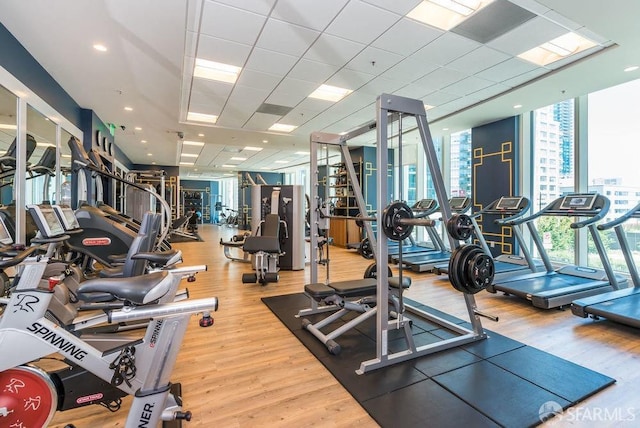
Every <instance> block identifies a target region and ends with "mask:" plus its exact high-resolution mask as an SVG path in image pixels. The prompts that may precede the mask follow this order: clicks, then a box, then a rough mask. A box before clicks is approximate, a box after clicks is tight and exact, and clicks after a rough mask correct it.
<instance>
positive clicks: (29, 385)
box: [0, 367, 58, 427]
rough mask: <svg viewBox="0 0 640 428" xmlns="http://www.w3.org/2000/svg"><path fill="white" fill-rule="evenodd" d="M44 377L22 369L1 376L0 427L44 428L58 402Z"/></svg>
mask: <svg viewBox="0 0 640 428" xmlns="http://www.w3.org/2000/svg"><path fill="white" fill-rule="evenodd" d="M45 376H46V374H44V373H43V374H39V373H38V372H36V371H35V370H33V371H32V370H29V369H28V368H25V367H15V368H12V369H9V370H5V371H3V372H1V373H0V415H1V416H0V418H1V419H2V426H6V427H10V426H24V427H44V426H47V423H48V422H49V420H50V419H51V416H53V411H54V410H55V408H56V406H57V404H58V399H57V396H56V394H55V392H53V391H52V390H51V385H50V383H49V381H48V378H45ZM14 424H15V425H14Z"/></svg>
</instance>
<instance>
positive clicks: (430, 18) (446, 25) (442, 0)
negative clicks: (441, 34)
mask: <svg viewBox="0 0 640 428" xmlns="http://www.w3.org/2000/svg"><path fill="white" fill-rule="evenodd" d="M492 1H493V0H424V1H423V2H422V3H420V4H419V5H418V6H416V7H415V8H414V9H413V10H412V11H411V12H409V13H408V14H407V17H408V18H411V19H415V20H416V21H419V22H422V23H424V24H428V25H431V26H433V27H436V28H440V29H441V30H445V31H447V30H450V29H451V28H453V27H455V26H456V25H458V24H460V23H461V22H462V21H464V20H465V19H467V18H468V17H470V16H471V15H473V14H474V13H476V12H477V11H479V10H480V9H482V8H483V7H485V6H486V5H488V4H489V3H491V2H492Z"/></svg>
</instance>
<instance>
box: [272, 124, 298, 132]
mask: <svg viewBox="0 0 640 428" xmlns="http://www.w3.org/2000/svg"><path fill="white" fill-rule="evenodd" d="M296 128H297V126H295V125H285V124H284V123H274V124H273V125H271V127H270V128H269V131H276V132H291V131H293V130H294V129H296Z"/></svg>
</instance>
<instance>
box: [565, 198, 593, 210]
mask: <svg viewBox="0 0 640 428" xmlns="http://www.w3.org/2000/svg"><path fill="white" fill-rule="evenodd" d="M596 197H597V195H594V194H577V195H567V196H565V197H564V198H562V202H561V203H560V209H561V210H566V211H577V210H581V211H589V210H591V209H592V208H593V204H594V203H595V201H596Z"/></svg>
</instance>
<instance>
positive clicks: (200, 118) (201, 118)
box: [187, 111, 218, 123]
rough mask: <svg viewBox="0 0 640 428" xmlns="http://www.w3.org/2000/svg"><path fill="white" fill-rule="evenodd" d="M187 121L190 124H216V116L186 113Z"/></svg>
mask: <svg viewBox="0 0 640 428" xmlns="http://www.w3.org/2000/svg"><path fill="white" fill-rule="evenodd" d="M187 120H188V121H190V122H205V123H216V121H217V120H218V116H216V115H215V114H205V113H195V112H192V111H190V112H188V113H187Z"/></svg>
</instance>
